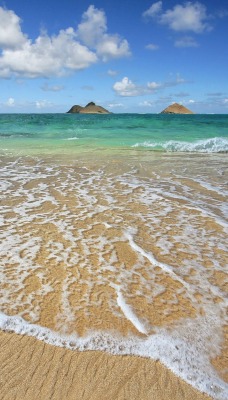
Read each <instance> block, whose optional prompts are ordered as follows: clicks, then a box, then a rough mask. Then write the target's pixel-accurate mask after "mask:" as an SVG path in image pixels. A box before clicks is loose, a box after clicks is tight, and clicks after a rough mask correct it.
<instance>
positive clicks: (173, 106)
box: [161, 103, 194, 114]
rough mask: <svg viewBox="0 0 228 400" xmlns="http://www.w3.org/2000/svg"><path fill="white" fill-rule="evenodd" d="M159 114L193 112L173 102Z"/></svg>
mask: <svg viewBox="0 0 228 400" xmlns="http://www.w3.org/2000/svg"><path fill="white" fill-rule="evenodd" d="M161 114H194V112H193V111H191V110H189V109H188V108H187V107H184V106H182V105H181V104H178V103H174V104H171V105H170V106H168V107H167V108H165V109H164V110H163V111H162V112H161Z"/></svg>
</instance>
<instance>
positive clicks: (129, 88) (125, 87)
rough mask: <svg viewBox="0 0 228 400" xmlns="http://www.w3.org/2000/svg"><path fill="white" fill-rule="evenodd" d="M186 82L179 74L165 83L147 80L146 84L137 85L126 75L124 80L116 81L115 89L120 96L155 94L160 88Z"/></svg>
mask: <svg viewBox="0 0 228 400" xmlns="http://www.w3.org/2000/svg"><path fill="white" fill-rule="evenodd" d="M184 83H186V80H185V79H183V78H181V77H180V76H179V75H178V74H177V76H176V79H175V80H172V81H166V82H163V83H158V82H147V84H146V85H137V84H136V83H134V82H132V81H131V80H130V79H129V78H128V77H125V78H123V79H122V81H119V82H116V83H115V84H114V85H113V89H114V91H115V92H116V94H117V95H118V96H122V97H133V96H143V95H146V94H153V93H156V92H157V91H158V90H161V89H165V88H168V87H173V86H178V85H180V84H184Z"/></svg>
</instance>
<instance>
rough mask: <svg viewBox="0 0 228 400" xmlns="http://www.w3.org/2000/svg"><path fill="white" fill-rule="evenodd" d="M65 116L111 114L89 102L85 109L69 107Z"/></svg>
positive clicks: (76, 106)
mask: <svg viewBox="0 0 228 400" xmlns="http://www.w3.org/2000/svg"><path fill="white" fill-rule="evenodd" d="M67 114H111V112H110V111H108V110H106V109H105V108H104V107H101V106H97V105H96V104H95V103H94V102H93V101H91V102H90V103H88V104H87V105H86V106H85V107H82V106H79V105H75V106H73V107H71V109H70V110H69V111H67Z"/></svg>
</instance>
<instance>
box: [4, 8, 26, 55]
mask: <svg viewBox="0 0 228 400" xmlns="http://www.w3.org/2000/svg"><path fill="white" fill-rule="evenodd" d="M20 24H21V20H20V18H19V17H18V16H17V15H16V14H15V13H14V12H13V11H10V10H6V9H4V8H2V7H0V47H2V48H17V47H20V46H22V45H23V44H25V43H26V41H27V36H26V35H24V34H23V33H22V31H21V27H20Z"/></svg>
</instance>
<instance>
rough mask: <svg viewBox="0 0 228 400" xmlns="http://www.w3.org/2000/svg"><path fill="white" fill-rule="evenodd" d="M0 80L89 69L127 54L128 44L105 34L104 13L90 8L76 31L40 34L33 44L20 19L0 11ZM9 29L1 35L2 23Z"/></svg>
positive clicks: (72, 29) (2, 10)
mask: <svg viewBox="0 0 228 400" xmlns="http://www.w3.org/2000/svg"><path fill="white" fill-rule="evenodd" d="M0 11H1V13H0V47H2V52H1V49H0V77H2V78H7V77H11V76H12V75H15V76H25V77H30V78H36V77H50V76H61V75H63V74H66V73H68V72H71V71H78V70H82V69H85V68H88V67H89V66H90V65H92V64H93V63H96V62H97V61H99V60H101V61H108V60H109V59H111V58H118V57H125V56H128V55H129V54H130V50H129V45H128V42H127V41H126V40H125V39H121V38H120V37H119V35H117V34H114V35H110V34H108V33H107V22H106V16H105V13H104V12H103V11H100V10H98V9H96V8H95V7H94V6H90V7H89V8H88V10H87V11H86V12H85V13H84V14H83V17H82V23H81V24H79V26H78V29H74V28H72V27H69V28H67V29H65V30H60V31H59V33H58V34H57V35H53V36H48V34H47V33H45V32H42V33H41V34H40V35H39V36H38V37H37V38H36V40H35V41H32V40H31V39H29V38H28V37H27V36H26V35H24V34H23V33H22V31H21V27H20V23H21V21H20V19H19V17H18V16H17V15H16V14H15V13H14V12H13V11H8V10H5V9H3V8H1V7H0ZM2 20H6V21H8V23H9V25H10V26H11V28H6V33H4V32H3V29H2V27H1V21H2Z"/></svg>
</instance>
